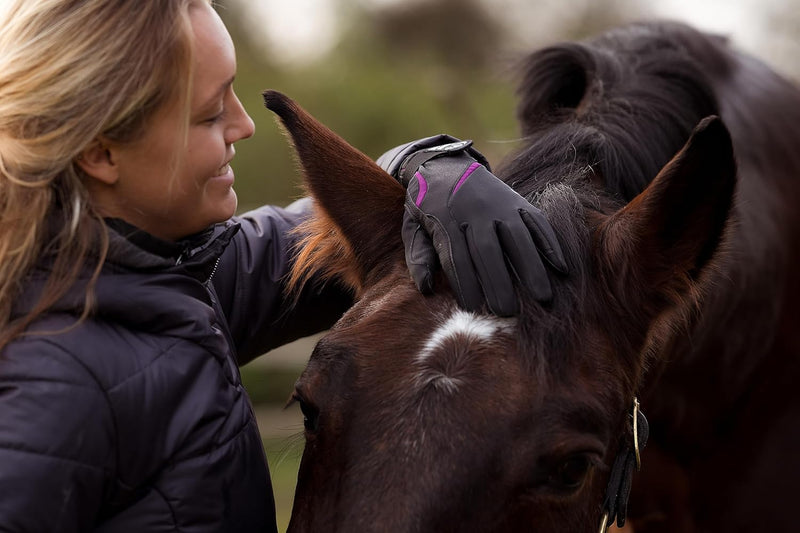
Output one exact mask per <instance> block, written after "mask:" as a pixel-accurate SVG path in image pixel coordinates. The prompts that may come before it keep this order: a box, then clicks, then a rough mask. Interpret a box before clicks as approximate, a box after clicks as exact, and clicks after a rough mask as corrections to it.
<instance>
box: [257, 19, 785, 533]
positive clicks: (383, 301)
mask: <svg viewBox="0 0 800 533" xmlns="http://www.w3.org/2000/svg"><path fill="white" fill-rule="evenodd" d="M519 95H520V98H521V100H520V102H521V103H520V105H519V118H520V122H521V124H522V130H523V133H524V135H525V140H524V146H522V148H521V150H519V152H518V153H516V154H514V155H513V157H512V158H510V160H509V161H508V162H507V163H506V164H505V165H504V166H503V167H502V169H501V170H500V172H499V175H500V176H501V177H502V179H504V180H505V181H506V182H507V183H509V184H510V185H511V186H513V187H514V188H515V189H516V190H517V191H519V192H520V193H521V194H523V195H524V196H525V197H526V198H528V199H529V200H530V201H531V202H532V203H534V204H535V205H536V206H538V207H539V208H540V209H541V210H542V211H543V212H544V213H545V215H546V216H547V218H548V219H549V221H550V223H551V224H552V226H553V227H554V228H555V230H556V232H557V234H558V238H559V240H560V242H561V244H562V248H563V250H564V252H565V255H566V257H567V261H568V263H569V269H570V271H569V274H568V275H566V276H559V275H557V274H555V273H554V274H553V276H552V284H553V288H554V294H555V297H554V300H553V302H552V304H550V305H546V306H542V305H539V304H537V303H536V302H535V301H534V300H533V299H531V298H528V297H526V295H525V294H524V293H523V292H521V291H520V294H519V298H520V303H521V308H522V313H521V314H520V316H518V317H517V318H514V319H500V318H496V317H494V316H491V315H489V314H474V313H468V312H465V311H462V310H460V309H459V308H458V307H457V305H456V302H455V300H454V298H453V297H452V295H451V294H450V293H449V292H448V290H447V287H446V283H445V281H444V278H442V279H440V280H439V285H438V287H439V290H438V291H437V293H436V294H434V295H430V296H424V295H422V294H420V293H419V292H418V291H417V290H416V289H415V287H414V284H413V282H412V281H411V280H410V278H409V275H408V272H407V270H406V267H405V264H404V260H403V248H402V243H401V242H400V222H401V218H402V210H403V198H404V191H403V189H402V188H401V187H400V186H399V185H398V184H397V183H396V182H395V181H394V180H393V179H392V178H390V177H389V176H388V175H386V174H385V173H384V172H383V171H382V170H381V169H380V168H378V167H377V166H376V165H375V164H374V163H372V161H371V160H370V159H369V158H368V157H366V156H364V155H363V154H361V153H359V152H357V151H356V150H355V149H353V148H351V147H350V146H349V145H347V143H345V142H344V141H343V140H341V139H340V138H338V137H337V136H335V135H334V134H333V133H331V132H330V131H329V130H327V129H326V128H324V127H323V126H321V125H319V124H318V123H317V122H316V121H314V119H312V118H311V117H310V116H308V115H307V114H305V113H304V112H303V111H302V110H301V109H300V108H298V107H297V106H296V105H295V104H294V103H293V102H291V101H290V100H288V99H286V98H285V97H283V96H282V95H279V94H277V93H267V94H266V95H265V97H266V101H267V104H268V106H269V107H270V108H271V109H273V110H274V111H275V112H276V113H277V114H278V115H280V117H281V119H282V121H283V122H284V124H285V126H286V128H287V130H288V131H289V133H290V134H291V136H292V138H293V140H294V143H295V146H296V148H297V150H298V152H299V154H300V158H301V161H302V164H303V166H304V169H305V173H306V181H307V185H308V187H309V190H310V192H311V193H312V195H313V196H314V197H315V198H316V203H317V206H318V212H317V216H316V217H315V218H314V219H313V220H312V221H311V222H310V225H309V226H308V227H307V231H309V237H308V239H307V241H306V245H305V248H304V249H303V250H302V253H301V256H300V258H299V261H298V269H297V271H296V277H297V279H296V281H297V282H298V283H299V282H300V280H302V279H303V278H304V277H305V276H308V275H310V274H312V273H313V274H319V273H320V272H322V273H324V274H325V275H327V276H330V277H333V278H336V279H339V280H343V282H344V283H347V284H348V285H350V286H351V287H353V289H354V291H355V293H356V296H357V303H356V304H355V306H354V307H353V308H352V309H351V310H350V311H349V312H348V313H347V314H346V315H345V316H344V317H343V318H342V319H341V321H340V322H339V323H338V324H336V326H335V327H334V328H333V329H332V331H331V332H330V333H329V334H328V335H327V336H326V337H324V338H323V339H322V340H321V341H320V343H319V345H318V346H317V348H316V349H315V351H314V353H313V355H312V357H311V360H310V362H309V364H308V367H307V369H306V370H305V372H304V373H303V375H302V376H301V378H300V379H299V381H298V382H297V386H296V391H295V395H294V396H295V398H296V400H297V401H298V402H300V404H301V408H302V410H303V413H304V415H305V428H306V448H305V452H304V455H303V460H302V464H301V467H300V473H299V478H298V484H297V494H296V499H295V506H294V511H293V516H292V522H291V527H290V530H291V531H294V532H300V531H303V532H305V531H315V532H316V531H324V532H344V531H354V532H359V533H361V532H364V533H365V532H375V531H382V532H383V531H385V532H412V531H413V532H446V531H469V532H513V531H535V532H576V531H586V532H595V531H597V530H598V528H599V526H600V522H601V515H602V510H601V504H602V502H603V498H604V495H605V493H606V486H607V484H608V479H609V476H610V473H611V470H612V468H611V465H612V464H613V463H614V460H615V457H617V455H618V452H619V451H620V450H624V449H626V447H628V448H630V447H631V443H632V439H633V429H632V415H631V406H632V404H633V401H634V398H635V397H637V396H638V398H639V399H640V401H641V405H642V408H643V410H644V411H645V412H646V413H647V416H648V418H649V419H650V440H649V444H648V446H647V448H646V449H645V451H644V452H643V457H642V463H643V466H642V470H641V473H639V474H637V475H635V476H634V479H633V494H632V496H631V500H630V506H629V515H628V520H629V523H630V524H632V525H633V529H634V530H635V531H636V532H637V533H641V532H655V531H673V532H701V531H702V532H722V531H724V532H745V531H747V532H753V531H769V532H789V531H796V530H797V526H795V525H794V522H795V519H794V516H793V515H794V509H793V508H792V507H791V505H792V502H793V501H794V500H795V499H796V497H797V496H800V486H798V481H797V480H798V479H800V453H798V450H799V449H800V394H798V393H797V392H796V390H795V387H798V386H800V315H799V313H798V310H800V283H799V282H798V277H799V275H798V273H797V272H796V269H797V268H798V267H799V266H800V92H798V90H797V89H795V88H794V87H793V86H791V85H790V84H789V83H787V82H786V81H784V80H782V79H781V78H780V77H778V76H777V75H775V74H774V73H773V72H771V71H770V70H769V69H768V68H766V67H765V66H764V65H763V64H761V63H759V62H758V61H756V60H754V59H752V58H749V57H746V56H744V55H740V54H738V53H735V52H733V51H731V49H730V48H729V47H728V46H727V45H726V43H725V42H724V40H723V39H720V38H717V37H711V36H708V35H704V34H700V33H698V32H695V31H694V30H692V29H690V28H688V27H685V26H682V25H678V24H671V23H670V24H668V23H658V24H642V25H635V26H631V27H626V28H622V29H619V30H616V31H613V32H611V33H608V34H605V35H602V36H600V37H599V38H596V39H594V40H590V41H587V42H582V43H577V44H575V43H573V44H564V45H559V46H555V47H552V48H548V49H545V50H542V51H539V52H536V53H534V54H533V55H531V56H530V57H529V58H528V59H527V61H526V63H525V69H524V73H523V76H522V83H521V86H520V89H519ZM717 117H720V118H717Z"/></svg>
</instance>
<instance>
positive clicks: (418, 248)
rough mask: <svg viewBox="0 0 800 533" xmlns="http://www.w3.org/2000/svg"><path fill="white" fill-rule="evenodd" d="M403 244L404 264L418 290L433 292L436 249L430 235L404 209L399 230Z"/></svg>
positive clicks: (424, 292)
mask: <svg viewBox="0 0 800 533" xmlns="http://www.w3.org/2000/svg"><path fill="white" fill-rule="evenodd" d="M401 233H402V236H403V244H404V245H405V253H406V266H408V271H409V272H410V273H411V277H412V278H413V279H414V283H415V284H416V285H417V288H418V289H419V291H420V292H421V293H423V294H428V293H431V292H433V273H434V271H435V270H436V263H437V258H436V250H435V249H434V247H433V243H432V242H431V239H430V237H428V234H427V233H426V232H425V230H424V229H423V228H422V226H420V225H419V223H418V222H417V221H416V220H415V218H414V216H413V215H412V214H411V213H410V212H409V211H408V210H407V209H406V211H405V213H404V214H403V227H402V230H401Z"/></svg>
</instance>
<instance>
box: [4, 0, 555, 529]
mask: <svg viewBox="0 0 800 533" xmlns="http://www.w3.org/2000/svg"><path fill="white" fill-rule="evenodd" d="M4 9H5V12H4V13H0V27H2V28H3V30H2V32H0V530H3V531H36V532H44V531H61V532H69V531H137V532H138V531H141V532H144V531H236V532H247V531H259V532H262V531H274V530H275V529H276V526H275V518H274V505H273V501H272V492H271V487H270V481H269V473H268V470H267V466H266V459H265V456H264V451H263V448H262V445H261V439H260V437H259V433H258V429H257V427H256V424H255V420H254V417H253V413H252V409H251V407H250V404H249V401H248V399H247V396H246V393H245V392H244V390H243V389H242V386H241V383H240V379H239V372H238V369H237V364H244V363H246V362H248V361H249V360H251V359H252V358H254V357H256V356H257V355H259V354H261V353H264V352H265V351H267V350H269V349H270V348H273V347H275V346H278V345H280V344H283V343H285V342H288V341H290V340H292V339H295V338H297V337H300V336H303V335H306V334H310V333H312V332H316V331H320V330H321V329H324V328H325V327H327V326H329V325H330V324H332V322H333V321H335V320H336V318H337V317H338V316H340V314H341V313H342V312H343V310H344V309H345V308H346V306H347V305H348V304H349V303H350V302H349V296H348V295H346V294H343V293H341V292H340V291H339V290H338V289H337V288H336V287H330V286H329V287H316V286H314V285H313V284H309V285H308V286H307V287H306V288H304V289H303V292H302V294H300V295H299V296H298V297H297V298H296V302H295V297H294V296H292V297H291V302H292V304H291V305H290V304H289V302H288V301H287V298H286V297H285V296H284V294H283V286H282V283H281V280H282V279H283V277H284V275H285V274H286V272H287V270H288V268H289V265H290V262H291V253H290V250H291V247H292V245H293V244H294V241H295V239H296V237H294V236H292V233H291V231H290V230H291V229H292V228H294V227H295V226H296V225H297V224H298V222H299V220H300V219H301V218H302V217H303V213H304V210H305V206H304V204H302V203H301V204H296V205H293V206H290V207H289V208H287V209H279V208H274V207H264V208H261V209H259V210H257V211H254V212H252V213H249V214H246V215H244V216H242V217H233V218H232V216H233V215H234V211H235V209H236V195H235V193H234V191H233V188H232V185H233V181H234V176H233V171H232V170H231V160H232V159H233V156H234V148H233V145H234V143H235V142H236V141H238V140H240V139H244V138H246V137H249V136H251V135H252V134H253V122H252V121H251V119H250V117H249V116H248V115H247V113H246V112H245V110H244V109H243V107H242V105H241V103H240V102H239V100H238V99H237V97H236V95H235V93H234V91H233V87H232V84H233V80H234V75H235V70H236V63H235V57H234V47H233V43H232V42H231V39H230V36H229V35H228V32H227V31H226V29H225V27H224V25H223V23H222V22H221V20H220V19H219V17H218V16H217V14H216V13H215V12H214V10H213V8H212V7H211V4H210V1H209V0H158V1H151V2H140V1H134V0H129V1H111V0H87V1H82V2H76V1H72V0H11V1H10V2H7V3H6V5H4ZM509 190H510V189H509ZM551 244H552V243H551ZM555 246H557V243H556V244H555Z"/></svg>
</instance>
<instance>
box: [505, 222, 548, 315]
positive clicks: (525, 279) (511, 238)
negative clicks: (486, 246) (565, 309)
mask: <svg viewBox="0 0 800 533" xmlns="http://www.w3.org/2000/svg"><path fill="white" fill-rule="evenodd" d="M497 236H498V238H499V239H500V243H501V244H502V246H503V251H504V252H505V254H506V258H507V259H508V262H509V263H510V264H511V267H512V268H513V269H514V272H515V273H516V275H517V277H518V278H519V280H520V283H521V284H522V286H523V287H525V288H526V289H527V290H528V291H529V292H530V293H531V295H532V296H533V298H534V299H535V300H536V301H537V302H549V301H550V300H552V299H553V289H552V287H551V286H550V280H549V278H548V277H547V270H546V269H545V268H544V264H543V263H542V259H541V257H540V256H539V253H538V252H537V248H536V244H535V243H534V242H533V237H532V236H531V234H530V233H529V232H528V230H527V228H526V227H525V226H523V225H522V224H515V225H510V224H507V223H504V222H501V223H499V224H498V225H497Z"/></svg>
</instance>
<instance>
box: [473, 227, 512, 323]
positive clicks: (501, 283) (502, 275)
mask: <svg viewBox="0 0 800 533" xmlns="http://www.w3.org/2000/svg"><path fill="white" fill-rule="evenodd" d="M495 231H496V230H495V227H494V225H490V226H488V227H485V226H482V227H472V226H469V227H468V228H467V232H466V233H467V245H468V247H469V252H470V255H471V256H472V261H473V264H474V266H475V272H476V274H477V276H478V279H479V280H480V284H481V286H482V287H483V293H484V295H485V297H486V303H487V304H489V309H490V310H491V311H492V313H494V314H496V315H499V316H512V315H514V314H516V313H517V310H518V306H517V295H516V293H515V291H514V283H513V282H512V280H511V276H510V274H509V272H508V267H507V265H506V261H505V257H504V255H503V250H502V248H501V247H500V241H499V240H498V236H497V233H496V232H495Z"/></svg>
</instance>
